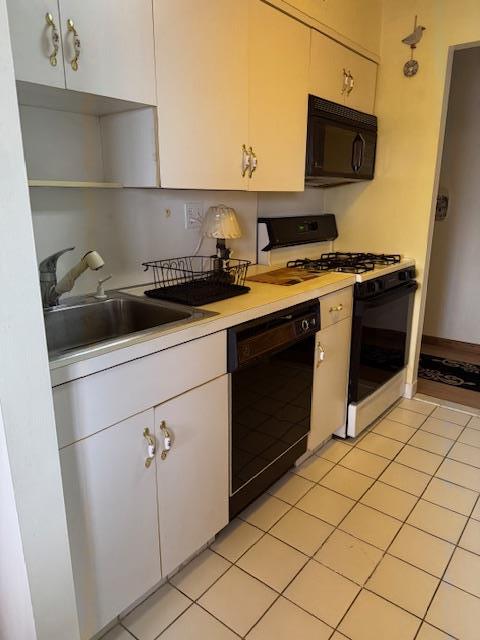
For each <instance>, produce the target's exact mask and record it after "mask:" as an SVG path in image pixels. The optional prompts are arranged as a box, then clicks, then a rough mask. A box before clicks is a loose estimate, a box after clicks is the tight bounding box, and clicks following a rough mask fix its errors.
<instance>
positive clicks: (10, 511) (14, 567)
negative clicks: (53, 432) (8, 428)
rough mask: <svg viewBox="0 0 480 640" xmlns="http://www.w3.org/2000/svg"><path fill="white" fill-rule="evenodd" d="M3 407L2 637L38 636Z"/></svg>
mask: <svg viewBox="0 0 480 640" xmlns="http://www.w3.org/2000/svg"><path fill="white" fill-rule="evenodd" d="M10 473H11V469H10V463H9V460H8V453H7V443H6V440H5V431H4V425H3V418H2V414H1V411H0V638H4V639H5V640H8V639H9V638H15V640H32V638H35V624H34V621H33V610H32V601H31V599H30V589H29V584H28V577H27V570H26V566H25V558H24V555H23V548H22V539H21V536H20V524H19V522H18V515H17V507H16V504H15V494H14V491H13V484H12V478H11V475H10Z"/></svg>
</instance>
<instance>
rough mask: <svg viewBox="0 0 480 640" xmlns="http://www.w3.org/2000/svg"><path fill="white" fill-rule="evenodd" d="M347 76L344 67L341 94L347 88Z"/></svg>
mask: <svg viewBox="0 0 480 640" xmlns="http://www.w3.org/2000/svg"><path fill="white" fill-rule="evenodd" d="M348 78H349V75H348V73H347V70H346V69H344V70H343V85H342V96H343V94H344V93H345V91H347V89H348Z"/></svg>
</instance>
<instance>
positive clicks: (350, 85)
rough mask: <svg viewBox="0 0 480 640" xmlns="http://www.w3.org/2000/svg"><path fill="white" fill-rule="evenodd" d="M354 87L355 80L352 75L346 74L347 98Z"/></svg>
mask: <svg viewBox="0 0 480 640" xmlns="http://www.w3.org/2000/svg"><path fill="white" fill-rule="evenodd" d="M354 85H355V80H354V77H353V76H352V74H351V73H350V71H349V72H348V89H347V96H349V95H350V94H351V93H352V91H353V87H354Z"/></svg>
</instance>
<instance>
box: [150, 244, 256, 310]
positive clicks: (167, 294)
mask: <svg viewBox="0 0 480 640" xmlns="http://www.w3.org/2000/svg"><path fill="white" fill-rule="evenodd" d="M250 264H251V262H250V261H249V260H237V259H234V258H228V259H227V260H223V259H222V258H218V257H217V256H183V257H181V258H169V259H165V260H150V261H148V262H143V263H142V265H143V266H144V267H145V271H148V270H149V269H151V270H152V271H153V280H154V284H155V287H154V288H153V289H149V290H148V291H145V295H147V296H149V297H150V298H158V299H161V300H168V301H170V302H177V303H180V304H186V305H189V306H194V307H198V306H202V305H206V304H210V303H211V302H218V301H219V300H225V299H227V298H232V297H234V296H238V295H241V294H243V293H248V291H250V287H246V286H245V285H244V283H245V278H246V277H247V270H248V267H249V265H250Z"/></svg>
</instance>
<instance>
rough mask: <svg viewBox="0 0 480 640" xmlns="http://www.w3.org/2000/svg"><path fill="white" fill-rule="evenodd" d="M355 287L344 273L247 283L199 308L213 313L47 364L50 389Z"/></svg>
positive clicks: (133, 291) (140, 290) (135, 291)
mask: <svg viewBox="0 0 480 640" xmlns="http://www.w3.org/2000/svg"><path fill="white" fill-rule="evenodd" d="M274 268H275V267H265V266H261V265H253V266H251V267H250V268H249V271H248V274H249V275H255V274H258V273H263V272H265V271H271V270H272V269H274ZM354 283H355V276H354V275H352V274H348V273H335V272H324V273H322V274H321V275H319V276H318V277H317V278H313V279H312V280H308V281H307V282H301V283H299V284H294V285H291V286H280V285H275V284H264V283H259V282H251V281H248V282H247V284H248V286H249V287H250V289H251V290H250V292H249V293H246V294H244V295H240V296H237V297H234V298H229V299H228V300H222V301H221V302H215V303H213V304H209V305H206V306H205V307H202V309H204V310H206V311H213V312H215V313H217V315H215V316H210V317H207V318H202V319H200V320H196V321H194V322H191V323H189V324H185V325H180V326H178V325H176V326H174V327H170V328H169V327H165V326H159V327H158V331H155V332H153V333H152V332H150V333H149V334H148V335H145V334H139V335H138V337H135V336H134V340H133V341H132V336H129V338H128V346H124V345H122V343H121V341H116V343H115V344H113V345H112V344H110V345H109V344H108V343H106V344H105V345H104V346H101V347H98V348H97V349H96V350H95V353H94V354H92V353H83V354H82V353H81V352H80V353H78V352H77V353H76V354H75V355H69V356H65V357H62V358H59V359H56V360H55V361H53V362H51V363H50V376H51V381H52V386H57V385H59V384H63V383H65V382H69V381H70V380H75V379H76V378H81V377H84V376H88V375H90V374H92V373H96V372H97V371H102V370H104V369H108V368H110V367H114V366H116V365H119V364H122V363H124V362H128V361H130V360H134V359H136V358H141V357H143V356H146V355H149V354H151V353H155V352H157V351H162V350H163V349H168V348H169V347H173V346H175V345H177V344H181V343H184V342H188V341H190V340H195V339H196V338H201V337H203V336H206V335H209V334H211V333H216V332H217V331H223V330H225V329H228V328H229V327H232V326H234V325H237V324H241V323H242V322H247V321H248V320H253V319H255V318H258V317H260V316H263V315H267V314H269V313H274V312H275V311H280V310H281V309H284V308H286V307H289V306H292V305H295V304H300V303H302V302H306V301H307V300H312V299H313V298H317V297H321V296H324V295H326V294H328V293H332V292H333V291H337V290H339V289H343V288H345V287H348V286H351V285H353V284H354ZM148 288H149V287H148V285H141V286H139V287H133V288H132V287H129V288H128V289H125V290H124V291H125V293H128V294H130V295H138V296H142V297H143V295H144V291H145V290H146V289H148Z"/></svg>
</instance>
